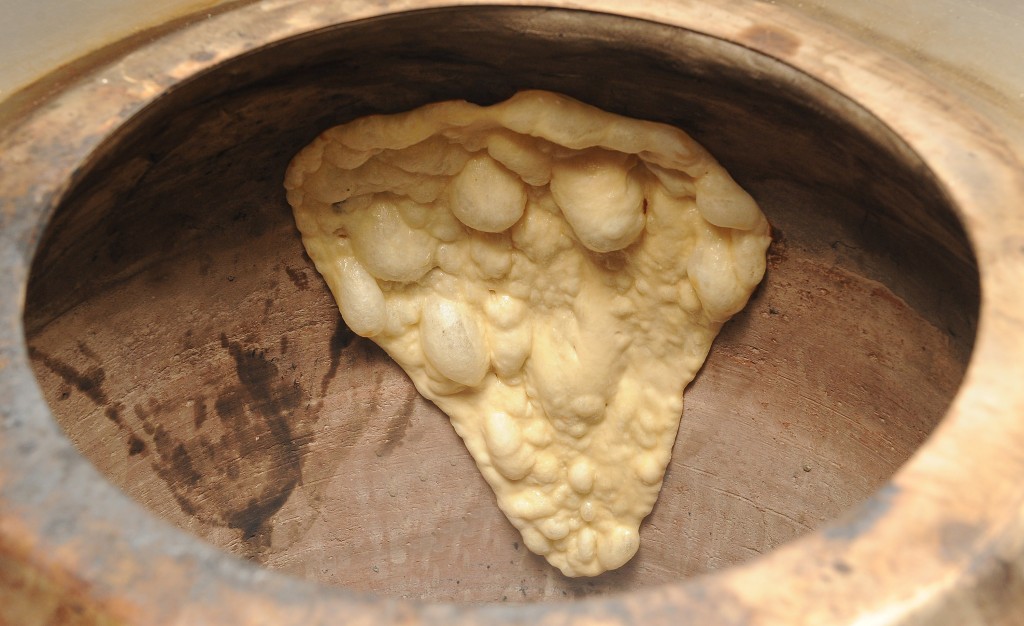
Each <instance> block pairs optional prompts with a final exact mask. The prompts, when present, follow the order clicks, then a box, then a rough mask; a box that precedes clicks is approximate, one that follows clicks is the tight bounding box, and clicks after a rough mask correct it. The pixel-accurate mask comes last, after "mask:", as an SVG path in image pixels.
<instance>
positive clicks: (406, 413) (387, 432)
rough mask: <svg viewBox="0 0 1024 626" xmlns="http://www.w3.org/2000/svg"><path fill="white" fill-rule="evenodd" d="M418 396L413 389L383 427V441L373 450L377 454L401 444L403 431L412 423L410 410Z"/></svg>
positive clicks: (386, 453) (386, 452)
mask: <svg viewBox="0 0 1024 626" xmlns="http://www.w3.org/2000/svg"><path fill="white" fill-rule="evenodd" d="M418 398H419V394H417V393H416V391H415V390H413V391H412V393H410V394H409V395H408V396H406V398H405V400H404V401H403V402H402V406H401V408H399V410H398V413H397V414H396V415H395V416H394V417H393V418H392V419H391V421H390V422H388V425H387V426H385V428H384V441H383V442H381V444H380V445H379V446H377V450H376V451H375V453H376V455H377V456H385V455H388V454H390V453H391V451H392V450H394V449H395V448H397V447H398V446H399V445H401V443H402V440H403V439H405V433H406V431H408V430H409V425H410V424H411V423H412V412H413V408H414V407H415V406H416V401H417V399H418Z"/></svg>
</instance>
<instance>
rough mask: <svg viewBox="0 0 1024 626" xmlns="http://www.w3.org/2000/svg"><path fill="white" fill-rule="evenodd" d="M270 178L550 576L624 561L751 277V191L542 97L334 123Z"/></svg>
mask: <svg viewBox="0 0 1024 626" xmlns="http://www.w3.org/2000/svg"><path fill="white" fill-rule="evenodd" d="M285 187H286V188H287V191H288V201H289V202H290V204H291V205H292V207H293V208H294V212H295V220H296V223H297V225H298V227H299V230H300V231H301V233H302V240H303V243H304V244H305V246H306V250H307V251H308V253H309V256H310V257H311V258H312V259H313V261H314V263H315V264H316V267H317V269H318V270H319V271H320V273H321V274H322V275H323V276H324V278H325V279H326V281H327V284H328V285H329V286H330V289H331V291H332V292H333V294H334V297H335V299H336V300H337V302H338V306H339V308H340V309H341V314H342V316H343V317H344V319H345V322H346V324H348V326H349V327H350V328H351V329H352V331H353V332H355V333H357V334H359V335H362V336H364V337H370V338H372V339H373V340H374V341H375V342H377V343H378V344H379V345H380V346H381V347H383V348H384V350H386V351H387V353H388V354H389V355H391V357H392V358H394V359H395V361H397V362H398V363H399V364H400V365H401V366H402V368H404V369H405V371H406V372H407V373H408V374H409V376H410V378H411V379H412V380H413V382H414V383H415V384H416V387H417V389H418V390H419V391H420V393H421V394H423V395H424V396H425V397H427V398H429V399H430V400H432V401H433V402H435V403H436V404H437V405H438V406H439V407H440V408H441V409H442V410H444V412H445V413H447V414H448V416H449V417H450V418H451V422H452V424H453V426H454V427H455V430H456V431H457V432H458V434H459V435H460V436H461V437H462V439H463V440H464V441H465V443H466V447H467V448H468V449H469V451H470V453H471V454H472V455H473V458H474V459H475V461H476V463H477V465H478V466H479V468H480V471H481V472H482V473H483V476H484V478H485V479H486V480H487V482H488V483H489V484H490V486H491V487H492V488H493V489H494V493H495V495H496V496H497V501H498V506H499V507H501V510H502V511H504V513H505V515H506V516H507V517H508V519H509V520H510V521H511V522H512V524H514V525H515V526H516V528H518V529H519V531H520V532H521V533H522V536H523V540H524V543H525V544H526V546H527V547H528V548H529V549H530V550H532V551H533V552H536V553H537V554H541V555H543V556H544V557H545V558H547V560H548V561H549V562H550V563H551V564H552V565H554V566H555V567H557V568H559V569H560V570H561V571H562V572H563V573H564V574H565V575H567V576H593V575H596V574H600V573H601V572H603V571H606V570H609V569H614V568H617V567H619V566H621V565H623V564H624V563H626V562H627V561H628V560H629V559H630V558H631V557H632V556H633V555H634V554H635V553H636V551H637V548H638V547H639V545H640V539H639V534H638V529H639V526H640V522H641V521H642V520H643V518H644V517H645V516H646V515H647V514H648V513H649V512H650V511H651V508H652V507H653V506H654V502H655V500H656V498H657V495H658V491H659V490H660V488H661V483H662V478H663V476H664V473H665V468H666V466H667V464H668V462H669V457H670V454H671V450H672V445H673V442H674V440H675V437H676V432H677V429H678V426H679V419H680V415H681V413H682V408H683V401H682V393H683V389H684V387H685V386H686V385H687V384H688V383H689V382H690V381H691V380H692V379H693V377H694V375H695V374H696V372H697V370H698V369H699V368H700V367H701V365H702V363H703V362H704V358H705V357H706V355H707V353H708V350H709V349H710V346H711V342H712V340H713V339H714V337H715V335H716V334H717V333H718V330H719V328H720V327H721V325H722V323H723V322H725V321H726V320H728V319H729V317H730V316H732V315H733V314H734V313H736V312H737V311H739V310H740V309H741V308H742V307H743V306H744V305H745V304H746V301H747V299H748V297H749V296H750V294H751V292H752V291H753V290H754V288H755V287H756V286H757V284H758V282H759V281H760V280H761V278H762V276H763V274H764V269H765V251H766V248H767V246H768V243H769V227H768V222H767V221H766V219H765V217H764V216H763V215H762V213H761V211H760V210H759V209H758V207H757V204H756V203H755V202H754V200H753V199H752V198H751V197H750V196H749V195H748V194H747V193H746V192H745V191H743V190H742V189H741V188H740V187H739V186H738V185H737V184H736V183H735V182H734V181H733V180H732V178H730V176H729V175H728V173H726V172H725V170H724V169H722V167H721V166H720V165H719V164H718V163H717V162H716V161H715V160H714V159H713V158H712V157H711V156H710V155H709V154H708V153H707V152H706V151H705V150H704V149H703V148H701V147H700V146H699V145H698V144H697V143H696V142H694V141H693V139H691V138H690V137H689V136H688V135H686V134H685V133H683V132H682V131H680V130H678V129H676V128H673V127H670V126H666V125H663V124H656V123H652V122H645V121H638V120H632V119H628V118H624V117H621V116H617V115H613V114H610V113H606V112H603V111H601V110H599V109H596V108H593V107H591V106H588V105H585V104H583V103H580V102H578V101H576V100H572V99H570V98H567V97H565V96H561V95H557V94H553V93H549V92H542V91H526V92H521V93H519V94H517V95H515V96H514V97H512V98H511V99H509V100H507V101H505V102H502V103H500V104H496V105H493V106H489V107H480V106H476V105H474V104H470V103H468V102H462V101H454V102H442V103H439V104H431V105H427V106H424V107H422V108H419V109H416V110H414V111H411V112H408V113H403V114H398V115H386V116H371V117H366V118H362V119H358V120H355V121H353V122H350V123H348V124H345V125H343V126H338V127H336V128H332V129H330V130H328V131H326V132H325V133H323V134H322V135H321V136H320V137H318V138H317V139H316V140H315V141H313V143H312V144H310V145H309V146H308V147H306V148H305V149H303V150H302V151H301V152H300V153H299V154H298V155H297V156H296V157H295V159H294V160H293V161H292V163H291V166H290V167H289V169H288V172H287V176H286V180H285ZM441 488H443V486H441Z"/></svg>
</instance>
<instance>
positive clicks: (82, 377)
mask: <svg viewBox="0 0 1024 626" xmlns="http://www.w3.org/2000/svg"><path fill="white" fill-rule="evenodd" d="M78 348H79V351H80V352H82V354H83V355H84V356H85V357H87V358H88V359H89V360H91V361H94V364H92V365H90V366H88V368H86V369H80V368H78V367H76V366H74V365H71V364H70V363H67V362H66V361H63V360H61V359H58V358H56V357H54V356H51V355H48V354H46V353H45V352H43V351H42V350H39V349H37V348H35V347H31V346H30V347H29V349H28V354H29V357H30V358H31V359H32V360H33V361H37V362H39V363H42V364H43V366H44V367H45V368H46V369H48V370H50V371H51V372H53V373H54V374H56V375H57V376H58V377H60V379H61V380H62V381H64V382H65V383H66V384H68V385H70V386H72V387H74V388H75V389H77V390H78V391H79V392H81V393H82V394H83V395H84V396H85V397H86V398H88V399H89V400H91V401H92V402H93V403H94V404H96V405H97V406H100V407H104V415H106V416H107V419H109V420H110V421H112V422H114V423H119V422H120V421H121V414H120V412H119V411H118V409H117V407H116V405H112V404H110V400H109V398H108V397H107V393H106V391H104V389H103V383H104V381H106V379H107V372H106V370H104V369H103V366H102V365H101V364H100V363H99V361H100V359H99V357H98V355H97V354H96V353H95V352H93V351H92V350H90V349H89V348H88V347H87V346H86V345H85V344H83V343H81V342H79V344H78Z"/></svg>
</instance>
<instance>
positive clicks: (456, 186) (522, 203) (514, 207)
mask: <svg viewBox="0 0 1024 626" xmlns="http://www.w3.org/2000/svg"><path fill="white" fill-rule="evenodd" d="M450 189H451V193H450V196H449V202H450V203H451V204H450V206H451V210H452V213H454V214H455V217H457V218H459V221H460V222H462V223H463V224H465V225H466V226H469V227H470V228H475V229H476V230H480V231H483V232H485V233H500V232H501V231H503V230H506V229H508V228H509V227H510V226H512V225H513V224H515V223H516V222H518V221H519V218H520V217H522V216H523V209H525V208H526V189H525V188H524V186H523V181H522V180H520V179H519V177H518V176H516V175H515V174H513V173H512V172H510V171H509V170H508V169H507V168H505V167H504V166H503V165H501V164H500V163H498V162H497V161H495V160H494V159H492V158H491V157H490V156H488V155H486V154H480V155H477V156H474V157H473V158H472V159H470V160H469V161H468V162H467V163H466V166H465V167H464V168H462V171H461V172H459V173H458V174H457V175H456V176H455V178H454V179H453V180H452V184H451V187H450Z"/></svg>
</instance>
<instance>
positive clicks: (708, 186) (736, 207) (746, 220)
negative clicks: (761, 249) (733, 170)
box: [696, 165, 764, 256]
mask: <svg viewBox="0 0 1024 626" xmlns="http://www.w3.org/2000/svg"><path fill="white" fill-rule="evenodd" d="M696 191H697V208H698V209H700V213H701V215H703V216H704V219H706V220H707V221H709V222H711V223H712V224H714V225H715V226H720V227H722V228H737V229H740V230H750V229H752V228H754V227H755V226H757V224H758V223H759V222H760V221H761V220H763V219H764V217H763V216H762V215H761V210H760V209H759V208H758V207H757V203H756V202H754V199H753V198H751V197H750V194H748V193H747V192H746V191H743V189H742V188H741V187H740V186H739V185H737V184H736V181H734V180H733V179H732V177H731V176H729V173H728V172H726V171H725V170H724V169H722V168H721V167H719V166H717V165H716V166H713V167H710V168H709V169H708V172H707V174H704V175H703V176H701V177H700V178H698V179H697V181H696ZM762 256H763V255H762Z"/></svg>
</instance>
